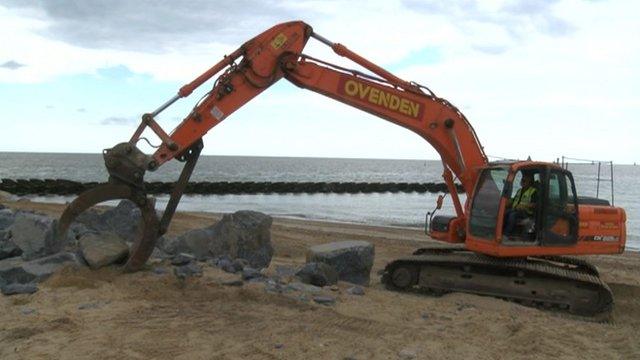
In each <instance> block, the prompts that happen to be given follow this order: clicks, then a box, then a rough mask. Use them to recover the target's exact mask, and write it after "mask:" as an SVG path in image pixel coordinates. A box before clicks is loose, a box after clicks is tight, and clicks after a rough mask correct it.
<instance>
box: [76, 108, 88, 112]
mask: <svg viewBox="0 0 640 360" xmlns="http://www.w3.org/2000/svg"><path fill="white" fill-rule="evenodd" d="M76 111H77V112H79V113H84V112H87V109H85V108H78V109H76Z"/></svg>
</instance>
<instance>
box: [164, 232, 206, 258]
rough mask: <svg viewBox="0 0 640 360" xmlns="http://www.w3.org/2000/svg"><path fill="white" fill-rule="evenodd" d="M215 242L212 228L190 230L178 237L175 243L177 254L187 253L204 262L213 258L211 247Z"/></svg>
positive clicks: (174, 247) (174, 248)
mask: <svg viewBox="0 0 640 360" xmlns="http://www.w3.org/2000/svg"><path fill="white" fill-rule="evenodd" d="M213 241H214V238H213V232H212V231H211V229H210V228H204V229H193V230H189V231H187V232H185V233H183V234H182V235H180V236H178V237H177V238H176V240H175V242H174V243H173V248H172V249H171V250H173V251H174V252H175V253H187V254H191V255H193V256H195V258H196V259H198V260H200V261H202V260H205V259H208V258H211V257H212V255H211V252H210V251H209V247H210V246H211V243H212V242H213Z"/></svg>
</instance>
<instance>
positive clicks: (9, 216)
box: [0, 209, 16, 230]
mask: <svg viewBox="0 0 640 360" xmlns="http://www.w3.org/2000/svg"><path fill="white" fill-rule="evenodd" d="M15 217H16V216H15V214H14V213H13V211H11V209H0V230H5V229H7V228H8V227H9V226H11V224H13V221H14V220H15Z"/></svg>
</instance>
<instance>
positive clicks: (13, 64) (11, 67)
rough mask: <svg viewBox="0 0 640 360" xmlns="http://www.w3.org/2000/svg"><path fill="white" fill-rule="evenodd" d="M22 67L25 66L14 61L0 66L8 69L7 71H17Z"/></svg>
mask: <svg viewBox="0 0 640 360" xmlns="http://www.w3.org/2000/svg"><path fill="white" fill-rule="evenodd" d="M23 66H26V65H24V64H20V63H19V62H17V61H15V60H9V61H7V62H5V63H4V64H2V65H0V67H3V68H6V69H9V70H17V69H19V68H21V67H23Z"/></svg>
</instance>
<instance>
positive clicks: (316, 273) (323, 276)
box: [296, 262, 338, 286]
mask: <svg viewBox="0 0 640 360" xmlns="http://www.w3.org/2000/svg"><path fill="white" fill-rule="evenodd" d="M296 276H297V277H298V278H299V279H300V281H302V282H303V283H305V284H311V285H315V286H327V285H334V284H337V283H338V272H337V271H336V269H334V268H333V266H331V265H329V264H325V263H321V262H311V263H308V264H305V265H304V266H303V267H302V268H301V269H300V270H298V272H296Z"/></svg>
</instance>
